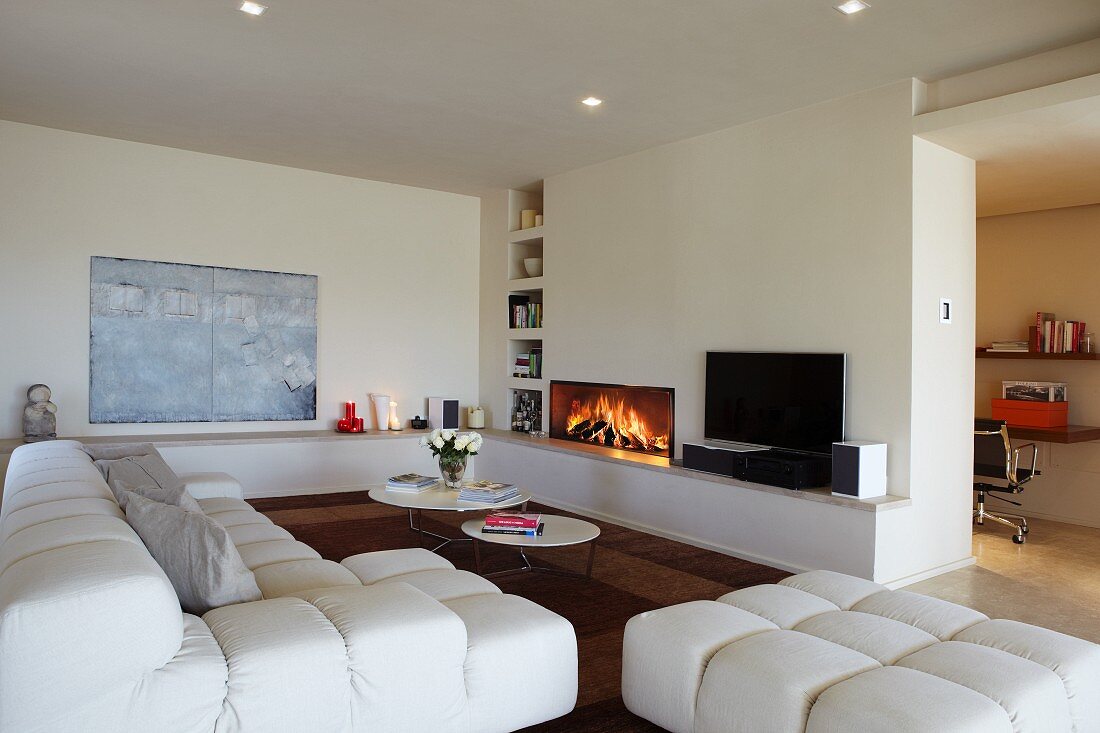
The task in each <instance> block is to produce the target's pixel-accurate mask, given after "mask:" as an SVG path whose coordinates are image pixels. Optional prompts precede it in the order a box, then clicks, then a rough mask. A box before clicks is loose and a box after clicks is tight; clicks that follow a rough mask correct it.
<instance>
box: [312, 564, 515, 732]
mask: <svg viewBox="0 0 1100 733" xmlns="http://www.w3.org/2000/svg"><path fill="white" fill-rule="evenodd" d="M304 598H305V599H306V600H308V601H309V602H310V603H312V604H313V605H315V606H316V607H317V608H318V609H319V610H320V612H321V613H323V614H324V615H325V617H326V618H328V620H329V621H330V622H331V623H332V624H333V625H334V626H335V627H336V629H337V630H338V631H339V633H340V636H341V637H342V638H343V640H344V644H345V646H346V648H347V658H346V661H345V664H346V665H347V668H348V669H349V670H350V672H351V690H352V698H351V714H352V720H353V721H354V724H355V727H356V729H357V730H362V731H393V732H394V733H418V732H419V731H433V732H434V731H439V732H440V733H450V732H452V731H455V732H457V731H470V730H486V729H481V728H470V720H469V708H468V703H467V694H468V693H467V682H466V677H465V670H464V665H465V663H466V659H467V656H468V651H467V648H468V644H469V642H468V638H467V632H466V626H465V625H464V624H463V622H462V620H461V619H460V618H459V617H458V616H456V615H455V614H454V613H453V612H451V611H450V610H448V609H447V608H446V607H444V606H443V605H441V604H439V603H438V602H436V601H434V600H432V599H431V598H429V597H428V596H427V595H425V594H424V593H422V592H420V591H418V590H416V589H415V588H412V587H410V586H408V585H405V584H403V583H394V584H390V585H374V586H369V587H364V586H362V585H358V584H357V585H355V586H346V587H340V588H325V589H322V590H318V591H311V592H309V593H306V594H304ZM498 622H499V619H498ZM513 653H514V650H513ZM516 679H518V678H511V679H509V678H508V677H504V676H501V677H500V678H499V679H498V683H499V684H500V685H502V686H504V687H512V686H513V685H514V684H515V680H516ZM409 680H415V681H416V682H415V683H414V684H409ZM513 693H514V689H513ZM523 704H524V705H526V704H527V701H526V700H524V701H523Z"/></svg>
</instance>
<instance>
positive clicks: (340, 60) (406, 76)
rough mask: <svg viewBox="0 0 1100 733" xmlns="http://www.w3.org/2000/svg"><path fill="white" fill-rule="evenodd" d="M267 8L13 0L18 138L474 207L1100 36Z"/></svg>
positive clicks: (698, 14)
mask: <svg viewBox="0 0 1100 733" xmlns="http://www.w3.org/2000/svg"><path fill="white" fill-rule="evenodd" d="M264 1H265V2H267V3H268V4H269V5H270V6H271V9H270V10H269V11H268V12H267V14H265V15H264V16H263V17H260V18H254V17H251V16H248V15H245V14H243V13H241V12H239V11H237V10H236V6H237V2H236V0H177V2H166V1H164V0H141V1H140V2H139V1H138V0H3V2H2V3H0V117H2V118H5V119H10V120H16V121H21V122H28V123H33V124H39V125H46V126H50V127H57V128H62V129H68V130H77V131H81V132H89V133H93V134H98V135H106V136H111V137H119V138H125V139H129V140H138V141H144V142H150V143H156V144H160V145H168V146H173V147H179V148H186V149H192V150H200V151H204V152H209V153H216V154H220V155H228V156H233V157H238V158H245V159H250V160H260V161H266V162H271V163H279V164H283V165H290V166H296V167H300V168H307V169H314V170H321V171H328V172H332V173H341V174H345V175H351V176H359V177H363V178H372V179H378V180H386V181H395V182H400V183H408V184H412V185H419V186H427V187H431V188H441V189H446V190H454V191H465V192H473V191H477V190H480V189H482V188H485V187H516V186H522V185H524V184H528V183H530V182H531V181H532V180H534V179H537V178H541V177H544V176H547V175H551V174H554V173H558V172H562V171H566V170H570V169H573V168H577V167H580V166H584V165H587V164H591V163H595V162H598V161H601V160H606V159H609V158H612V157H616V156H619V155H623V154H626V153H630V152H634V151H637V150H641V149H644V148H647V147H651V146H653V145H657V144H660V143H664V142H668V141H672V140H677V139H682V138H686V137H690V136H693V135H698V134H701V133H705V132H709V131H712V130H716V129H721V128H723V127H728V126H730V125H733V124H737V123H740V122H744V121H747V120H751V119H756V118H759V117H763V116H766V115H769V114H774V113H777V112H781V111H784V110H788V109H794V108H797V107H801V106H805V105H807V104H811V103H814V102H817V101H822V100H825V99H830V98H834V97H838V96H842V95H844V94H848V93H852V92H856V91H859V90H863V89H868V88H871V87H875V86H878V85H881V84H885V83H889V82H892V81H896V80H898V79H901V78H906V77H910V76H916V77H918V78H922V79H924V80H926V81H930V80H935V79H938V78H942V77H945V76H951V75H954V74H958V73H962V72H965V71H969V70H972V69H976V68H981V67H985V66H989V65H992V64H996V63H1001V62H1004V61H1008V60H1011V59H1015V58H1019V57H1023V56H1027V55H1030V54H1032V53H1036V52H1039V51H1043V50H1048V49H1051V48H1056V47H1059V46H1063V45H1067V44H1069V43H1075V42H1078V41H1082V40H1087V39H1090V38H1094V37H1096V36H1100V2H1097V0H1041V1H1040V2H1035V0H872V5H873V7H872V8H871V9H870V10H868V11H865V12H863V13H860V14H858V15H855V16H851V17H845V16H842V15H840V14H839V13H837V12H836V11H835V10H833V8H832V6H833V5H834V4H835V3H836V2H838V1H839V0H542V1H538V0H435V1H434V2H429V1H427V0H264ZM589 94H594V95H596V96H599V97H603V98H604V99H606V100H607V101H606V103H605V104H604V105H603V106H602V107H599V108H597V109H595V110H589V109H588V108H585V107H583V106H581V105H579V104H578V103H577V101H578V100H579V99H581V98H583V97H585V96H587V95H589Z"/></svg>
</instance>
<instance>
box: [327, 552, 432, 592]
mask: <svg viewBox="0 0 1100 733" xmlns="http://www.w3.org/2000/svg"><path fill="white" fill-rule="evenodd" d="M340 564H341V565H343V566H344V567H345V568H347V569H348V570H350V571H351V572H353V573H355V577H357V578H359V580H361V581H363V585H370V584H371V583H377V582H378V581H380V580H385V579H386V578H392V577H394V576H395V575H405V574H406V573H417V572H420V571H421V570H450V569H454V565H452V564H451V563H450V561H449V560H446V559H444V558H442V557H440V556H439V555H437V554H435V553H434V552H431V551H429V550H425V549H423V548H420V547H416V548H410V549H406V550H380V551H378V552H364V553H363V554H361V555H352V556H351V557H346V558H344V559H343V560H341V561H340Z"/></svg>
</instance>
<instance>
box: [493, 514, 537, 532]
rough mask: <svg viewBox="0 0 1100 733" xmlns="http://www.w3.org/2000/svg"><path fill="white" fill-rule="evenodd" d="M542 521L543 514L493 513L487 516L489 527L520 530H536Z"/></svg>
mask: <svg viewBox="0 0 1100 733" xmlns="http://www.w3.org/2000/svg"><path fill="white" fill-rule="evenodd" d="M541 519H542V515H541V514H528V513H524V512H491V513H490V514H487V515H486V516H485V526H487V527H518V528H520V529H535V528H537V527H538V526H539V521H540V520H541Z"/></svg>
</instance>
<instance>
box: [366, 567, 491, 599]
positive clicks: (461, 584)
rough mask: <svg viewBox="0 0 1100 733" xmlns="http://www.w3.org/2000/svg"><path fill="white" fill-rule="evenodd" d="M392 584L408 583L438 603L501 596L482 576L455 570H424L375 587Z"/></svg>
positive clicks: (387, 580)
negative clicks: (468, 597) (467, 597)
mask: <svg viewBox="0 0 1100 733" xmlns="http://www.w3.org/2000/svg"><path fill="white" fill-rule="evenodd" d="M390 583H408V584H409V585H411V586H412V587H413V588H417V589H419V590H421V591H423V592H424V593H427V594H428V595H429V596H431V597H432V598H434V599H436V600H437V601H450V600H454V599H455V598H462V597H463V596H476V595H481V594H483V593H495V594H497V595H499V594H500V588H497V587H496V586H495V585H493V584H492V583H490V582H489V581H488V580H486V579H485V578H483V577H481V576H480V575H474V574H473V573H470V572H467V571H465V570H455V569H453V568H449V569H444V570H423V571H421V572H419V573H406V574H404V575H395V576H393V577H392V578H386V579H385V580H380V581H378V582H377V583H375V584H374V585H375V586H381V585H388V584H390Z"/></svg>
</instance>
